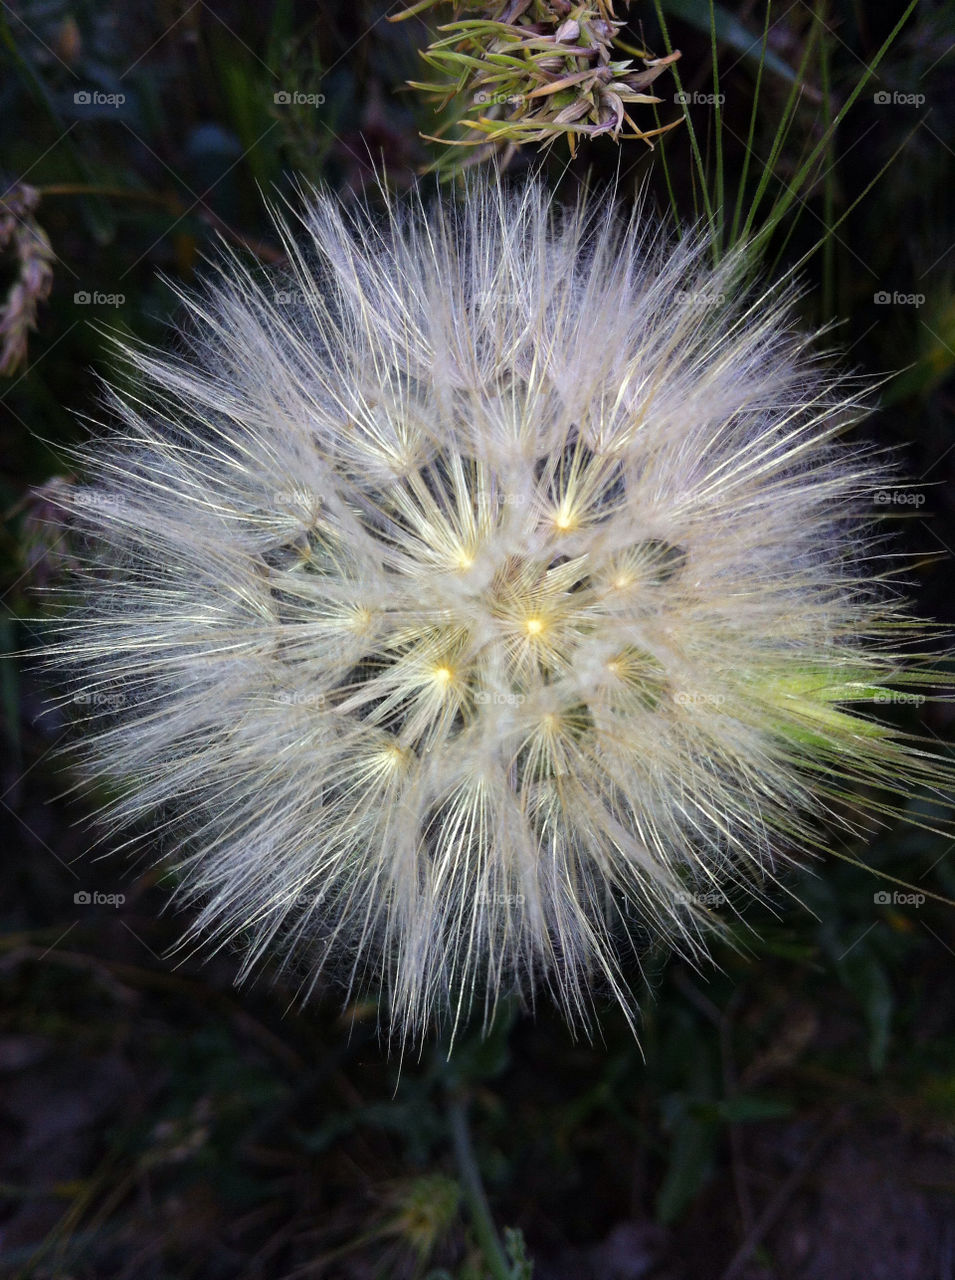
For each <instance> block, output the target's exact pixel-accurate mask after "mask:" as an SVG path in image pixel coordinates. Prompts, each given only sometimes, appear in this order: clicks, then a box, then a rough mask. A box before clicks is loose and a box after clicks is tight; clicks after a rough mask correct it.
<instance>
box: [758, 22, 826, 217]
mask: <svg viewBox="0 0 955 1280" xmlns="http://www.w3.org/2000/svg"><path fill="white" fill-rule="evenodd" d="M818 33H819V29H818V26H813V28H812V30H811V31H810V33H809V39H808V40H807V41H806V47H805V49H804V50H803V55H802V58H801V59H800V62H799V69H798V71H797V73H796V79H795V81H794V82H793V86H792V88H791V89H790V91H789V97H788V98H787V99H786V105H785V106H784V107H783V114H782V119H781V120H780V122H779V127H778V128H777V130H776V133H775V134H774V136H773V142H772V146H771V147H770V150H769V156H768V157H767V159H766V160H765V162H764V163H763V172H762V173H761V174H760V178H759V182H758V184H757V186H756V192H755V194H754V195H753V202H752V204H751V205H750V207H749V212H748V213H747V215H746V221H745V222H744V224H743V230H742V232H741V235H740V238H741V239H742V240H744V241H748V240H749V238H750V235H751V233H752V229H753V223H754V221H755V220H756V211H757V209H758V208H759V206H760V205H761V204H762V202H763V196H764V195H765V194H766V188H767V187H768V186H769V181H770V178H772V177H773V176H774V174H775V170H776V161H777V159H778V157H779V153H780V152H781V151H782V148H783V144H784V143H785V141H786V138H787V137H788V135H789V128H790V125H791V124H792V121H793V117H794V116H795V114H796V108H797V106H798V105H799V93H800V87H801V85H802V82H803V78H804V76H805V74H806V68H807V67H808V65H809V59H810V57H811V55H812V51H813V48H814V46H815V41H816V39H817V37H818ZM774 225H775V224H774ZM763 231H765V226H764V227H763V228H762V229H761V232H760V234H762V232H763Z"/></svg>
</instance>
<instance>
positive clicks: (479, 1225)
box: [448, 1097, 512, 1280]
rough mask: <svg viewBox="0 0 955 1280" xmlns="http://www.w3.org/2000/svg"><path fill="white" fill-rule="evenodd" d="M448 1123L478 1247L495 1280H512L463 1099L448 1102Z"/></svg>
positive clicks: (451, 1099) (452, 1099)
mask: <svg viewBox="0 0 955 1280" xmlns="http://www.w3.org/2000/svg"><path fill="white" fill-rule="evenodd" d="M448 1120H449V1121H450V1125H451V1139H452V1141H453V1143H454V1154H455V1157H456V1158H457V1162H458V1171H459V1173H460V1175H461V1190H462V1191H463V1192H464V1198H465V1200H467V1203H468V1208H469V1209H470V1211H471V1220H472V1222H473V1224H474V1231H475V1234H476V1235H477V1238H478V1243H479V1244H480V1246H481V1249H482V1251H483V1253H484V1257H485V1260H486V1262H487V1264H488V1266H489V1267H490V1269H491V1274H492V1275H493V1276H494V1280H512V1277H511V1264H510V1263H509V1262H508V1260H507V1254H506V1253H505V1252H504V1246H503V1245H502V1244H501V1241H500V1238H499V1237H498V1234H497V1227H496V1226H495V1225H494V1218H493V1217H492V1216H491V1207H490V1205H489V1204H488V1202H487V1196H486V1194H485V1192H484V1183H483V1182H482V1181H481V1171H480V1169H479V1168H478V1163H477V1158H476V1157H475V1154H474V1146H473V1144H472V1142H471V1129H470V1126H469V1125H468V1113H467V1108H466V1106H465V1105H464V1103H463V1102H462V1100H461V1099H460V1098H459V1097H452V1098H450V1100H449V1102H448Z"/></svg>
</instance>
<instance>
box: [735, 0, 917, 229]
mask: <svg viewBox="0 0 955 1280" xmlns="http://www.w3.org/2000/svg"><path fill="white" fill-rule="evenodd" d="M917 4H918V0H909V4H908V5H907V6H906V9H905V12H904V13H903V14H902V17H901V18H900V19H899V20H898V22H897V23H896V24H895V26H894V27H893V28H892V30H891V31H890V33H889V35H888V36H887V37H886V39H885V40H884V42H883V44H882V46H881V48H880V49H879V51H878V53H877V54H876V55H875V57H874V58H873V59H872V61H871V62H870V63H869V65H868V66H867V67H866V70H865V74H864V75H862V76H861V77H860V78H859V80H858V82H857V83H856V85H855V87H854V89H853V90H852V92H851V93H850V94H849V96H848V98H846V100H845V102H844V103H843V104H842V106H841V107H840V108H839V110H838V112H837V113H836V115H835V116H834V117H833V119H832V122H831V124H830V126H829V128H828V129H827V130H826V132H825V133H824V134H823V136H822V137H821V138H820V139H819V141H818V142H817V143H816V145H815V146H814V147H813V148H812V150H811V151H810V153H809V155H808V156H807V157H806V159H805V160H804V161H803V163H802V165H801V167H800V169H799V171H798V172H797V173H796V175H795V177H794V178H793V180H792V183H791V184H790V185H787V186H785V187H784V189H783V192H782V193H781V194H780V195H779V196H778V197H777V199H776V203H775V204H774V205H773V207H772V209H771V210H770V213H769V217H768V218H767V219H766V222H765V223H764V224H763V226H762V227H761V228H760V230H759V234H758V236H757V237H756V239H757V240H764V239H767V238H768V237H769V236H770V235H771V234H772V233H773V231H774V229H775V228H776V226H777V225H778V224H779V221H780V219H781V218H783V217H784V216H785V214H786V213H787V211H788V210H789V208H790V206H791V205H792V203H793V201H794V200H796V198H797V196H798V195H799V192H800V191H801V190H802V188H803V187H804V186H805V184H806V179H807V177H808V176H809V174H810V173H811V172H812V170H813V168H814V166H815V164H816V162H817V161H818V160H819V158H820V156H821V155H822V154H823V152H824V151H825V150H826V148H827V147H828V146H829V144H830V141H831V138H832V135H833V134H834V133H835V131H836V130H837V129H838V128H839V125H840V124H841V123H842V121H843V120H844V119H845V117H846V115H847V114H848V113H849V111H851V110H852V107H853V106H854V105H855V102H856V99H857V98H858V97H859V95H860V93H861V92H862V90H863V89H864V88H865V86H866V85H867V84H868V83H869V81H870V80H871V79H872V77H873V76H874V75H875V73H876V70H877V68H878V66H879V64H880V63H881V61H882V59H883V58H884V57H885V55H886V54H887V53H888V51H889V49H890V48H891V47H892V45H893V44H894V43H895V39H896V36H898V34H899V32H900V31H901V30H902V28H903V27H904V26H905V24H906V22H908V20H909V18H910V17H911V16H912V13H913V11H914V9H915V6H916V5H917ZM817 28H818V24H817V27H816V28H814V33H815V30H816V29H817Z"/></svg>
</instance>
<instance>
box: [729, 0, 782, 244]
mask: <svg viewBox="0 0 955 1280" xmlns="http://www.w3.org/2000/svg"><path fill="white" fill-rule="evenodd" d="M771 6H772V0H766V20H765V22H764V23H763V42H762V45H761V47H760V51H759V63H758V64H757V67H756V83H755V85H754V86H753V107H752V110H751V111H750V113H749V133H748V136H747V138H746V147H745V150H744V152H743V165H742V169H741V170H740V176H739V187H738V188H737V191H736V208H735V209H734V210H733V225H732V227H731V228H730V244H731V245H734V244H736V242H737V239H738V237H739V222H740V218H741V217H742V216H743V200H744V199H745V196H746V182H747V179H748V178H749V161H750V156H751V155H752V154H753V143H754V141H755V139H756V120H757V116H758V112H759V93H760V88H761V86H762V83H763V67H764V65H765V63H766V51H767V49H768V48H769V11H770V8H771Z"/></svg>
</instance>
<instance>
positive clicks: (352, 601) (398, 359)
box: [53, 183, 948, 1037]
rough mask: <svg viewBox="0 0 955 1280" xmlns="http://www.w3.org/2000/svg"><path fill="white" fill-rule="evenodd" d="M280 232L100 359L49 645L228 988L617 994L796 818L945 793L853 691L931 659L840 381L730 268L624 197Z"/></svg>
mask: <svg viewBox="0 0 955 1280" xmlns="http://www.w3.org/2000/svg"><path fill="white" fill-rule="evenodd" d="M301 222H302V226H303V227H304V234H302V230H301V228H299V229H298V230H293V228H292V227H291V226H290V225H289V224H288V223H287V222H286V221H284V220H283V219H282V218H281V217H279V216H278V215H276V225H277V227H278V230H279V233H280V235H281V237H282V240H283V243H284V245H285V248H286V250H287V253H288V259H289V264H290V269H289V271H288V273H287V274H286V275H285V276H283V277H282V278H281V279H271V280H268V281H265V282H264V281H263V276H262V274H261V273H259V272H253V271H251V270H249V269H248V268H246V267H244V266H243V265H242V264H241V263H240V262H239V261H238V260H237V259H235V258H234V257H231V256H229V257H227V260H226V262H225V264H224V266H223V268H222V270H221V271H220V273H219V275H218V276H217V278H216V279H215V280H214V282H213V283H212V284H211V286H209V287H207V288H206V289H205V291H204V292H202V293H201V294H200V293H197V294H195V295H188V296H187V295H184V296H183V302H184V304H185V308H186V312H187V316H188V317H189V318H188V320H187V323H186V325H185V326H184V329H183V333H182V340H181V345H180V350H179V351H178V353H177V354H162V353H153V352H150V351H147V350H144V349H140V348H138V347H133V346H129V345H126V346H125V347H124V348H123V356H124V360H125V362H126V364H127V369H128V371H129V372H131V373H132V374H133V376H134V379H135V386H136V388H137V389H136V390H135V391H134V392H126V393H125V394H120V393H119V392H115V391H114V392H112V393H111V395H110V402H111V408H112V412H113V415H114V420H115V422H116V423H117V424H118V425H117V426H116V427H115V428H114V429H112V431H103V432H100V433H99V434H98V437H97V438H96V439H95V441H94V442H93V443H91V444H90V445H89V446H88V448H87V449H86V451H85V464H86V466H87V469H88V472H89V474H90V477H91V479H90V484H89V485H88V486H86V487H83V488H77V489H75V490H74V491H73V493H72V496H71V497H70V498H69V500H68V503H69V507H70V513H71V520H72V521H73V522H74V524H75V526H76V527H77V529H79V530H80V531H82V532H83V533H84V534H85V540H84V548H85V550H84V567H83V569H82V571H81V574H80V581H79V583H78V584H75V588H78V589H75V590H74V602H73V605H72V607H71V610H70V612H69V613H68V614H67V616H66V618H65V620H64V621H63V622H62V624H61V635H60V638H59V641H58V643H57V644H56V645H55V646H54V647H53V655H54V660H55V661H56V662H58V663H60V664H61V665H64V666H66V667H67V668H68V669H69V671H70V672H71V679H72V681H73V684H72V688H73V690H74V691H77V690H78V691H79V695H80V697H81V700H82V701H83V702H85V704H86V705H87V706H88V707H91V708H92V711H93V714H92V715H91V716H89V717H88V721H89V722H88V724H87V726H86V732H85V734H84V735H83V737H82V740H81V741H80V743H79V752H80V760H81V768H82V772H83V776H84V778H86V779H88V780H90V781H102V780H108V781H110V782H111V783H112V784H114V786H118V790H117V793H116V796H115V798H114V799H113V800H112V801H111V802H110V804H109V807H108V809H107V811H106V814H107V817H108V818H109V820H110V821H111V822H112V823H114V824H142V823H143V821H144V820H145V821H147V822H152V823H153V825H154V828H155V836H156V838H157V839H158V838H159V837H160V836H161V837H162V840H163V841H164V842H165V845H166V848H165V855H166V856H167V857H172V858H173V860H174V861H175V863H176V865H177V866H178V878H179V893H180V895H181V896H182V897H183V898H184V899H185V900H187V901H189V902H194V903H197V904H200V908H199V910H198V912H197V914H196V917H195V922H194V925H193V927H192V929H191V930H190V934H189V935H188V936H189V937H190V938H199V937H205V936H208V935H209V934H211V935H213V936H214V937H215V938H217V939H218V940H219V942H220V944H222V943H227V942H231V943H233V944H236V945H238V946H240V947H241V948H242V950H243V951H244V955H245V959H244V964H243V966H242V973H243V975H244V974H246V973H248V972H250V971H251V969H252V968H253V967H254V966H255V965H256V963H257V962H258V961H260V960H261V959H263V958H264V957H266V956H269V955H273V954H278V955H280V956H283V957H285V958H286V959H287V960H288V961H290V962H292V963H294V965H295V968H296V971H297V972H298V973H299V975H301V976H302V983H303V985H302V992H303V995H308V994H310V993H311V991H312V990H313V989H314V987H315V985H316V984H317V983H318V982H319V981H320V976H321V975H322V974H325V973H330V974H334V975H338V976H342V975H344V978H345V980H346V982H347V984H348V992H349V997H350V996H353V995H354V994H356V993H357V992H358V991H369V990H370V991H372V992H378V993H379V994H380V997H381V1001H382V1005H383V1007H384V1008H385V1009H387V1010H388V1011H390V1020H391V1025H392V1027H393V1028H395V1029H396V1030H397V1031H398V1032H399V1033H400V1034H402V1035H408V1036H411V1037H418V1036H420V1035H421V1034H422V1033H423V1032H424V1031H425V1030H426V1029H427V1027H428V1026H429V1024H430V1022H431V1020H432V1019H434V1018H436V1017H437V1018H438V1019H441V1018H447V1019H450V1020H451V1021H453V1022H454V1023H455V1024H457V1023H459V1022H460V1021H461V1020H463V1019H464V1018H466V1017H467V1016H469V1015H470V1014H471V1013H472V1012H475V1011H478V1012H480V1011H483V1016H484V1018H485V1019H487V1018H488V1017H489V1016H490V1015H491V1014H492V1013H493V1010H494V1008H495V1005H496V1002H497V1001H498V999H499V998H500V997H501V996H502V995H505V994H509V993H517V994H519V995H520V996H521V997H522V998H523V999H524V1000H525V1001H526V1002H531V1001H532V1000H533V997H534V992H535V990H541V989H547V990H549V991H550V992H551V994H552V995H553V998H554V999H555V1000H556V1001H557V1002H558V1003H559V1005H560V1006H561V1007H562V1009H563V1010H564V1012H565V1014H566V1015H567V1017H568V1019H569V1020H570V1021H571V1022H572V1023H574V1024H577V1025H581V1024H582V1025H584V1026H586V1025H588V1023H589V1022H590V1020H591V1018H592V998H593V991H594V989H595V988H596V989H597V990H599V991H600V992H601V993H602V995H603V996H605V997H606V996H608V995H609V996H612V997H616V998H617V999H618V1000H619V1001H620V1003H621V1004H622V1005H623V1007H624V1008H625V1009H626V1010H627V1013H628V1017H631V1018H632V1017H634V1016H635V1013H634V1000H633V996H632V994H631V990H630V985H631V984H628V978H627V970H628V963H626V962H624V960H623V959H622V956H623V951H624V949H625V948H626V947H627V945H628V943H630V944H633V945H634V947H635V949H636V950H639V947H640V945H642V944H643V943H644V942H645V941H646V940H647V939H655V938H659V939H662V940H663V941H664V942H666V943H668V944H670V945H672V946H675V947H677V948H679V949H680V950H681V951H682V952H683V953H684V954H688V955H690V956H693V957H696V956H699V955H701V954H702V953H703V952H704V951H705V945H706V940H707V935H708V934H709V933H710V931H711V930H712V929H713V928H714V927H718V917H719V910H714V907H715V908H720V907H723V908H728V909H729V910H733V909H734V908H733V904H734V903H735V902H736V901H737V900H738V899H739V898H740V896H741V894H740V891H748V892H749V893H751V894H752V893H756V894H761V893H764V892H765V891H766V889H767V888H768V887H770V886H772V885H773V884H775V883H776V879H775V876H776V868H778V866H779V864H780V863H781V862H784V861H787V860H792V859H793V858H794V857H796V856H797V855H798V854H799V853H800V852H802V853H807V852H811V851H812V850H813V849H817V850H819V849H823V848H825V838H824V836H823V835H822V834H821V833H822V831H823V830H824V829H825V828H824V824H825V823H829V824H832V823H836V824H839V825H841V827H842V828H843V830H853V829H855V828H857V827H858V826H859V820H860V819H861V817H862V816H863V815H864V814H865V812H866V811H867V809H868V811H869V812H870V813H874V814H876V815H878V814H880V813H886V812H890V811H891V806H890V805H889V804H888V802H887V801H886V800H885V794H886V790H888V791H890V792H891V791H892V790H894V791H895V792H896V793H897V794H898V793H902V794H904V793H905V791H906V789H908V788H912V787H914V786H916V785H919V784H922V783H925V784H928V785H930V786H931V785H935V786H936V788H937V787H938V786H939V785H940V784H941V783H942V782H946V781H947V778H948V775H947V774H945V773H944V770H943V767H942V766H941V765H940V764H938V763H937V762H936V761H935V760H934V759H933V758H932V757H930V756H929V755H928V754H927V753H925V752H924V751H923V750H922V749H921V747H920V746H919V745H918V743H917V741H914V742H910V741H908V740H906V739H905V738H904V737H903V736H902V735H900V734H899V733H897V732H896V731H894V730H892V729H890V728H888V727H884V726H882V725H881V724H879V723H878V722H877V721H876V720H875V719H874V718H873V717H872V716H871V714H869V713H870V712H871V710H872V704H873V703H874V702H879V701H881V700H882V697H881V695H882V693H883V691H884V690H886V689H888V688H889V687H895V686H898V685H899V684H900V682H901V683H902V685H903V686H904V685H905V684H906V683H908V684H910V685H918V684H919V683H920V682H922V683H929V682H930V681H931V678H932V676H931V672H929V671H926V670H924V669H919V667H918V664H917V663H915V664H914V669H913V664H912V663H908V664H906V663H905V662H904V660H903V658H902V656H901V651H902V650H903V649H904V648H905V647H906V644H907V641H909V640H911V639H912V638H913V637H914V636H916V635H917V634H918V625H917V624H915V623H912V622H909V621H908V620H907V617H906V614H905V613H904V610H903V609H902V606H901V605H900V604H899V603H898V601H897V599H896V595H895V593H894V592H891V591H890V590H889V588H888V587H887V586H886V584H885V582H884V581H882V580H881V579H880V575H879V574H877V573H875V571H874V570H873V568H872V564H871V554H872V535H871V532H867V531H866V521H867V520H868V518H869V516H871V514H872V513H873V506H872V495H873V490H874V489H876V488H878V487H879V486H880V485H882V484H884V483H885V475H884V471H883V468H882V466H881V464H879V463H878V462H877V461H875V460H873V459H872V458H870V457H869V456H868V455H865V454H864V453H861V452H860V451H859V450H854V449H849V448H848V447H847V446H845V445H843V444H842V443H841V442H840V441H839V439H838V437H839V436H840V434H841V433H842V432H843V431H844V430H845V428H846V427H847V426H848V425H849V424H851V423H852V422H853V421H855V420H856V419H857V418H858V417H859V416H860V414H861V413H862V412H863V411H864V410H863V406H862V402H861V398H860V395H859V394H857V390H854V388H853V384H852V383H851V382H850V381H848V380H846V379H844V378H842V377H840V376H839V375H837V374H834V373H833V372H832V371H831V369H830V367H829V366H828V365H827V364H826V363H825V362H823V361H820V360H819V359H818V358H816V357H814V356H813V355H812V354H811V340H810V338H808V337H806V336H805V335H802V334H800V333H799V332H798V331H797V330H796V329H794V327H793V325H792V320H791V314H790V313H791V309H792V299H791V296H787V295H786V293H785V291H782V292H781V291H779V290H770V291H767V292H762V293H760V292H759V291H758V290H757V291H754V290H751V289H747V288H745V287H744V278H745V277H746V276H747V265H746V259H745V255H736V256H734V257H732V258H730V259H729V260H727V261H725V262H724V264H723V265H722V266H721V267H719V268H713V267H712V266H710V265H709V256H708V251H707V246H706V245H705V244H704V243H700V242H696V243H689V242H686V241H684V242H683V243H681V244H676V245H674V244H672V243H668V242H667V241H666V238H665V236H664V235H663V234H662V233H661V232H660V231H659V229H658V228H654V226H653V225H652V223H651V222H650V220H649V219H646V218H645V216H644V214H643V213H641V212H639V211H638V212H637V213H635V214H634V215H633V217H632V218H631V219H630V221H629V223H627V222H620V221H618V220H617V218H616V217H615V216H614V215H613V214H612V213H610V212H607V211H606V210H602V209H599V208H597V207H596V206H595V205H594V204H593V203H591V204H590V205H589V206H588V205H586V204H582V205H578V207H576V208H575V209H572V210H569V211H565V212H560V211H557V210H555V209H554V207H553V206H552V204H551V202H550V200H549V198H548V196H547V195H546V193H545V192H544V191H543V190H542V189H541V188H540V187H539V186H537V185H534V184H531V185H529V186H528V187H527V188H526V189H525V190H523V191H522V192H520V193H517V194H513V195H509V194H507V193H505V192H502V190H501V189H500V188H499V187H494V186H492V187H491V188H489V189H485V188H481V187H480V186H478V185H477V184H476V183H475V184H473V185H471V186H470V187H469V188H468V190H467V191H466V193H465V195H464V197H463V198H462V199H460V200H458V201H453V200H448V199H445V200H443V201H437V202H436V203H435V204H434V205H433V206H432V207H429V208H426V207H425V205H424V203H423V202H422V201H421V200H420V199H413V200H411V201H408V202H405V203H404V204H402V205H398V204H396V203H394V202H388V206H387V209H386V212H385V213H384V215H382V216H381V217H375V216H373V215H372V214H371V213H370V212H369V211H368V209H367V208H358V209H357V210H356V211H353V212H351V213H348V212H345V211H343V209H342V208H341V206H340V205H339V203H338V202H337V200H336V199H334V198H333V197H331V196H328V195H317V194H315V193H311V194H310V195H309V197H308V199H307V201H306V202H305V206H304V212H303V213H302V214H301ZM883 576H884V575H883ZM73 696H74V698H75V697H76V696H77V694H76V693H75V692H74V695H73ZM867 704H868V705H867ZM156 815H161V818H159V817H157V816H156ZM853 815H855V817H853ZM724 914H725V912H724Z"/></svg>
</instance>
